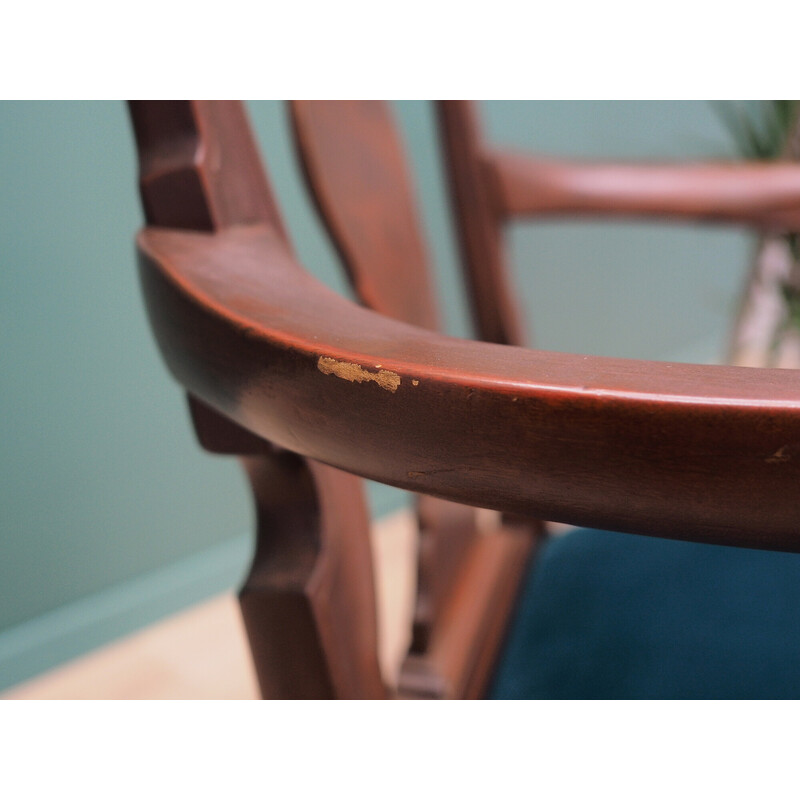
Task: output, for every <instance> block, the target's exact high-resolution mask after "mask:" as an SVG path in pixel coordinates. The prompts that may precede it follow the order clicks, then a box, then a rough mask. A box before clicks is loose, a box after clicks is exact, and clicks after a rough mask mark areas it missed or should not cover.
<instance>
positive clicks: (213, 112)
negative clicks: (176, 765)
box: [130, 101, 386, 698]
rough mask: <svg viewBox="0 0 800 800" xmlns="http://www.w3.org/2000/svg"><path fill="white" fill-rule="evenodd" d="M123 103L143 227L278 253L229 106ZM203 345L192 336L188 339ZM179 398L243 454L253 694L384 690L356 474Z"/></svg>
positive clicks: (269, 209) (255, 170) (202, 434)
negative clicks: (206, 235) (242, 233)
mask: <svg viewBox="0 0 800 800" xmlns="http://www.w3.org/2000/svg"><path fill="white" fill-rule="evenodd" d="M130 109H131V117H132V121H133V125H134V131H135V135H136V142H137V147H138V151H139V159H140V187H141V195H142V203H143V206H144V209H145V216H146V218H147V222H148V224H149V225H151V226H154V227H152V228H151V230H154V231H155V230H158V229H166V228H177V229H183V230H193V231H220V232H221V231H226V230H231V229H233V230H236V229H237V226H247V225H252V224H258V225H261V226H263V228H264V229H265V230H268V231H269V232H270V235H272V236H274V237H276V238H277V239H279V240H280V242H281V246H282V248H283V249H284V250H285V251H288V250H289V247H290V246H289V242H288V239H287V237H286V233H285V229H284V226H283V223H282V221H281V219H280V214H279V213H278V210H277V207H276V205H275V203H274V201H273V198H272V195H271V192H270V189H269V186H268V183H267V180H266V176H265V174H264V172H263V170H262V168H261V164H260V158H259V156H258V152H257V149H256V146H255V142H254V139H253V136H252V133H251V132H250V128H249V126H248V123H247V118H246V115H245V113H244V109H243V107H242V106H241V104H240V103H237V102H208V101H205V102H204V101H197V102H188V101H168V102H155V101H148V102H132V103H131V104H130ZM155 226H157V227H155ZM225 272H226V270H225V269H224V268H223V271H222V272H221V273H220V277H221V279H222V280H226V278H225ZM184 333H185V335H187V336H188V337H189V339H192V332H190V331H188V330H185V331H184ZM203 346H204V343H203V341H202V339H193V341H192V345H191V347H192V348H193V349H196V348H198V347H200V348H202V347H203ZM189 399H190V409H191V412H192V419H193V422H194V423H195V429H196V431H197V434H198V438H199V439H200V442H201V443H202V444H203V446H204V447H206V448H207V449H209V450H211V451H212V452H221V453H233V454H240V455H246V456H248V457H247V458H246V459H245V461H244V464H245V467H246V470H247V473H248V475H249V477H250V481H251V485H252V488H253V493H254V497H255V500H256V513H257V520H258V526H257V531H256V538H257V543H256V555H255V559H254V562H253V564H252V567H251V570H250V573H249V575H248V577H247V578H246V580H245V582H244V585H243V587H242V590H241V593H240V603H241V608H242V614H243V617H244V620H245V624H246V627H247V631H248V636H249V639H250V644H251V649H252V652H253V656H254V660H255V665H256V671H257V673H258V677H259V683H260V686H261V690H262V692H263V694H264V696H266V697H274V698H278V697H286V698H290V697H320V698H327V697H341V698H354V697H368V698H382V697H385V696H386V689H385V687H384V685H383V682H382V679H381V676H380V670H379V667H378V661H377V646H376V624H375V601H374V585H373V575H372V569H371V559H370V549H369V547H370V545H369V539H368V517H367V511H366V505H365V501H364V498H363V495H362V488H361V482H360V481H359V480H358V479H357V478H355V477H353V476H351V475H345V474H343V473H339V472H338V471H336V470H334V469H331V468H330V467H327V466H324V465H322V464H316V463H314V462H311V461H308V460H306V459H303V458H300V457H298V456H296V455H293V454H291V453H286V452H284V451H281V450H280V448H276V447H274V446H273V445H272V444H271V443H269V442H268V441H266V440H264V439H263V438H261V437H260V436H257V435H254V434H253V433H252V432H251V431H250V430H249V429H248V427H247V426H246V425H244V426H243V425H239V424H237V423H236V422H234V421H233V420H231V419H229V418H228V417H226V416H224V415H223V414H220V413H219V407H216V408H214V407H212V405H213V404H209V403H207V402H204V401H203V399H201V398H200V397H196V396H192V395H191V394H190V398H189Z"/></svg>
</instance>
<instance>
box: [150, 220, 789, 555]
mask: <svg viewBox="0 0 800 800" xmlns="http://www.w3.org/2000/svg"><path fill="white" fill-rule="evenodd" d="M138 242H139V247H140V251H141V253H142V282H143V287H144V292H145V298H146V301H147V306H148V310H149V314H150V320H151V324H152V326H153V329H154V331H155V334H156V338H157V341H158V343H159V346H160V348H161V351H162V354H163V356H164V358H165V360H166V362H167V365H168V366H169V368H170V370H171V371H172V373H173V375H174V376H175V378H176V379H177V380H178V381H179V382H180V383H181V384H182V385H184V386H186V387H187V388H188V389H189V390H190V391H191V392H192V393H194V394H195V395H197V396H198V397H200V398H202V399H203V400H204V401H205V402H206V403H208V404H209V405H211V406H213V407H214V408H216V409H219V410H220V411H222V412H223V413H224V414H225V415H226V416H228V417H230V418H232V419H234V420H235V421H237V422H238V423H239V424H240V425H242V426H243V427H246V428H247V429H248V430H252V431H254V432H255V433H256V434H258V435H259V436H261V437H263V438H265V439H268V440H270V441H272V442H274V443H276V444H278V445H280V446H281V447H284V448H286V449H289V450H292V451H294V452H297V453H299V454H301V455H306V456H309V457H311V458H314V459H317V460H319V461H323V462H325V463H328V464H331V465H333V466H336V467H339V468H341V469H344V470H347V471H348V472H352V473H354V474H358V475H362V476H364V477H367V478H371V479H374V480H378V481H381V482H383V483H388V484H391V485H394V486H399V487H402V488H404V489H410V490H415V491H420V490H421V491H424V492H425V493H427V494H433V495H436V496H439V497H443V498H445V499H448V500H453V501H456V502H466V503H473V504H476V505H480V506H484V507H486V508H494V509H497V510H499V511H504V512H511V513H515V514H522V515H530V516H536V517H539V518H545V519H553V520H557V521H562V522H569V523H573V524H578V525H587V526H591V527H599V528H608V529H615V530H622V531H631V532H638V533H648V534H653V535H660V536H666V537H674V538H681V539H684V538H686V539H692V540H694V541H705V542H717V543H724V544H735V545H741V546H747V547H762V548H775V549H786V550H798V549H800V537H798V520H800V495H798V493H797V491H796V488H797V485H798V484H797V481H798V478H800V452H799V451H800V381H799V380H798V377H797V374H796V373H795V372H794V371H791V370H771V369H764V370H752V369H748V368H744V367H717V366H698V365H691V364H669V363H661V362H646V361H634V360H628V359H613V358H600V357H589V356H580V355H571V354H562V353H551V352H544V351H535V350H525V349H522V348H515V347H507V346H502V345H493V344H488V343H483V342H466V341H463V340H459V339H453V338H450V337H447V336H442V335H440V334H437V333H434V332H430V331H426V330H424V329H421V328H418V327H415V326H411V325H407V324H405V323H402V322H398V321H396V320H391V319H388V318H387V317H384V316H381V315H378V314H375V313H374V312H372V311H369V310H367V309H364V308H360V307H359V306H356V305H354V304H353V303H351V302H349V301H347V300H345V299H343V298H341V297H339V296H338V295H336V294H334V293H333V292H331V291H329V290H328V289H326V288H325V287H323V286H322V285H320V284H319V283H318V282H317V281H315V280H314V279H313V278H311V277H310V276H309V275H308V274H307V273H305V272H304V271H303V270H302V269H301V268H300V267H299V265H298V264H297V263H296V262H295V261H294V259H293V257H292V256H291V254H290V253H288V252H287V250H286V246H285V244H284V242H283V240H282V239H281V237H280V236H279V235H277V234H276V233H275V232H273V231H271V230H270V229H269V228H268V227H266V226H253V227H239V228H235V229H230V230H226V231H222V232H219V233H216V234H202V233H190V232H178V231H167V230H157V229H149V230H146V231H144V232H143V233H142V234H140V236H139V239H138ZM634 487H635V488H634Z"/></svg>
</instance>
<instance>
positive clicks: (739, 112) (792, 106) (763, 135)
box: [712, 100, 800, 328]
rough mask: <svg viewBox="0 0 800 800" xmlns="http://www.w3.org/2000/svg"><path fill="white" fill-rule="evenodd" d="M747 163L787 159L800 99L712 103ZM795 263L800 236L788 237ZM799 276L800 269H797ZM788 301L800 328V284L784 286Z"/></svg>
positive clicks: (789, 317) (799, 256) (798, 258)
mask: <svg viewBox="0 0 800 800" xmlns="http://www.w3.org/2000/svg"><path fill="white" fill-rule="evenodd" d="M712 107H713V108H714V110H715V111H716V112H717V114H718V116H719V117H720V119H721V120H722V123H723V124H724V125H725V127H726V128H727V129H728V132H729V133H730V134H731V137H732V138H733V141H734V142H735V144H736V147H737V150H738V151H739V155H740V156H741V157H742V158H745V159H747V160H751V161H752V160H756V161H772V160H775V159H779V158H785V157H787V156H788V155H790V154H789V153H788V150H789V147H788V145H789V136H790V134H791V132H792V129H793V126H794V125H795V123H797V121H798V115H799V114H800V100H762V101H759V102H736V101H727V102H725V101H723V102H716V103H713V104H712ZM786 239H787V241H788V243H789V248H790V251H791V253H792V256H793V257H794V260H795V262H798V261H800V235H799V234H798V233H789V234H786ZM793 272H794V273H795V276H796V274H797V270H796V269H795V270H793ZM781 290H782V292H783V297H784V300H785V302H786V310H787V321H788V323H789V324H791V325H794V326H795V327H797V328H800V285H797V286H796V285H794V282H792V281H790V282H789V283H787V284H784V285H783V286H782V287H781Z"/></svg>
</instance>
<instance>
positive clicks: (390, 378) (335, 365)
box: [317, 356, 400, 392]
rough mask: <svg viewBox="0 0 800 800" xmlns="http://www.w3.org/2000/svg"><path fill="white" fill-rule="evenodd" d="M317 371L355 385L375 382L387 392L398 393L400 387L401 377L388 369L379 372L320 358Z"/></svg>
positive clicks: (325, 357)
mask: <svg viewBox="0 0 800 800" xmlns="http://www.w3.org/2000/svg"><path fill="white" fill-rule="evenodd" d="M317 369H318V370H319V371H320V372H322V373H324V374H325V375H335V376H336V377H337V378H343V379H344V380H346V381H350V382H353V383H364V382H365V381H367V382H369V381H374V382H375V383H377V384H378V386H380V387H381V389H386V391H387V392H396V391H397V387H398V386H399V385H400V376H399V375H398V374H397V373H396V372H391V371H390V370H388V369H381V370H378V371H377V372H369V370H366V369H364V368H363V367H360V366H359V365H358V364H351V363H350V362H349V361H337V360H336V359H335V358H328V357H327V356H320V357H319V360H318V361H317Z"/></svg>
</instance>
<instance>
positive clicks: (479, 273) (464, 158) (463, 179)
mask: <svg viewBox="0 0 800 800" xmlns="http://www.w3.org/2000/svg"><path fill="white" fill-rule="evenodd" d="M436 109H437V114H438V120H439V131H440V137H441V143H442V155H443V158H444V163H445V168H446V171H447V177H448V181H449V185H450V197H451V200H452V205H453V211H454V222H455V224H456V229H457V231H458V243H459V248H460V251H461V261H462V265H463V267H464V277H465V279H466V282H467V286H468V287H469V292H468V296H469V299H470V305H471V308H472V317H473V321H474V324H475V330H476V331H477V334H478V338H480V339H482V340H483V341H485V342H495V343H496V344H511V345H518V346H525V345H526V344H527V335H526V333H525V327H524V325H523V322H522V315H521V313H520V311H519V308H518V307H517V303H516V301H515V294H514V291H513V289H512V286H511V282H510V279H509V276H508V268H507V265H506V261H505V258H504V254H503V246H502V241H501V236H502V229H501V222H502V218H501V215H500V208H499V205H498V203H499V200H498V198H497V197H495V196H494V195H493V186H492V184H491V183H490V182H488V181H487V180H486V174H485V155H486V148H485V145H484V143H483V140H482V136H481V132H480V125H479V122H478V118H477V112H476V109H475V107H474V105H473V103H471V102H469V101H466V100H440V101H438V102H437V104H436Z"/></svg>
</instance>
